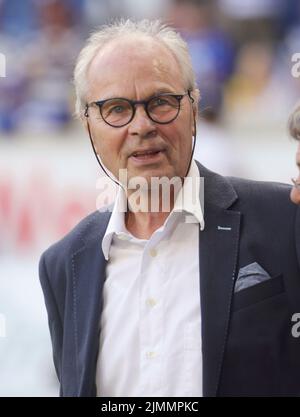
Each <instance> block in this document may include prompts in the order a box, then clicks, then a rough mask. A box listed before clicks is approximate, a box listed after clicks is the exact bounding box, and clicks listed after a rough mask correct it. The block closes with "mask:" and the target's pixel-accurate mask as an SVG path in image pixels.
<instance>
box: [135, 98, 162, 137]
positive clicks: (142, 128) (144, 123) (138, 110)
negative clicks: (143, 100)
mask: <svg viewBox="0 0 300 417" xmlns="http://www.w3.org/2000/svg"><path fill="white" fill-rule="evenodd" d="M128 133H129V134H130V135H138V136H141V137H149V136H153V135H155V134H156V125H155V123H154V122H153V121H152V120H151V119H150V118H149V117H148V115H147V113H146V110H145V108H144V106H143V105H141V104H139V105H136V107H135V115H134V118H133V119H132V120H131V122H130V123H129V125H128Z"/></svg>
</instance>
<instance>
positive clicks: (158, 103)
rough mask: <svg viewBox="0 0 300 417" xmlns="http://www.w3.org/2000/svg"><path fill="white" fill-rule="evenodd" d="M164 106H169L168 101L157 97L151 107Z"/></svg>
mask: <svg viewBox="0 0 300 417" xmlns="http://www.w3.org/2000/svg"><path fill="white" fill-rule="evenodd" d="M166 104H169V102H168V100H166V99H164V98H161V97H157V98H156V99H155V100H153V106H155V107H157V106H164V105H166Z"/></svg>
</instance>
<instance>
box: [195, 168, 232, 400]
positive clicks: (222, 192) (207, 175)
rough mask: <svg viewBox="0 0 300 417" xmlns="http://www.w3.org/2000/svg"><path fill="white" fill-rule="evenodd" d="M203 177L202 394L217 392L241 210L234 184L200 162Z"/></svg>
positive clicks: (227, 323) (201, 279) (201, 272)
mask: <svg viewBox="0 0 300 417" xmlns="http://www.w3.org/2000/svg"><path fill="white" fill-rule="evenodd" d="M200 174H201V176H202V177H204V219H205V228H204V230H203V231H201V232H200V246H199V261H200V263H199V264H200V298H201V316H202V351H203V395H204V396H216V395H217V393H218V385H219V381H220V376H221V370H222V363H223V356H224V351H225V348H226V339H227V333H228V326H229V319H230V307H231V301H232V294H233V288H234V279H235V275H236V265H237V256H238V247H239V229H240V213H239V212H236V211H233V210H228V208H229V206H231V205H232V204H233V202H234V201H236V199H237V195H236V193H235V191H234V189H233V187H232V186H231V184H230V183H229V182H228V181H227V180H226V179H225V178H224V177H221V176H219V175H217V174H214V173H212V172H210V171H208V170H207V169H206V168H204V167H203V166H200Z"/></svg>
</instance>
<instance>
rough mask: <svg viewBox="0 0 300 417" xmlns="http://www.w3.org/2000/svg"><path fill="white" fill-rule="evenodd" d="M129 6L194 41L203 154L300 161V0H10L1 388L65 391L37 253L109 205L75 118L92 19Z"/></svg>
mask: <svg viewBox="0 0 300 417" xmlns="http://www.w3.org/2000/svg"><path fill="white" fill-rule="evenodd" d="M120 17H124V18H126V17H132V18H137V19H140V18H161V19H163V20H165V21H166V22H168V23H170V24H172V25H173V26H174V27H175V28H177V29H178V30H179V31H180V32H181V34H182V36H183V37H184V39H185V40H186V41H187V43H188V45H189V48H190V53H191V56H192V60H193V65H194V69H195V71H196V74H197V80H198V84H199V88H200V91H201V96H202V98H201V102H200V109H201V111H200V116H201V117H200V121H199V125H198V134H197V145H196V150H195V156H196V159H198V160H199V161H201V162H202V163H203V164H204V165H206V166H207V167H208V168H210V169H212V170H215V171H217V172H219V173H221V174H225V175H237V176H242V177H246V178H254V179H258V180H270V181H273V180H274V181H280V182H290V178H291V177H292V176H294V175H295V174H296V166H295V163H294V161H295V150H296V143H293V141H292V140H290V139H289V137H288V134H287V129H286V123H287V118H288V115H289V113H290V112H291V110H292V108H293V107H294V105H295V104H296V103H297V102H298V100H299V98H300V73H299V74H298V77H297V76H296V77H295V76H293V75H292V67H293V65H295V64H294V63H293V62H292V57H293V55H294V54H295V53H300V2H299V0H243V1H240V0H151V1H148V0H139V1H136V0H59V1H58V0H39V1H38V0H22V1H19V0H0V54H3V55H1V57H2V58H3V56H4V57H5V64H6V65H5V74H4V68H3V62H4V61H3V59H2V60H0V63H2V68H1V69H0V75H1V76H0V327H1V329H0V396H57V395H58V386H57V381H56V376H55V373H54V367H53V363H52V356H51V355H52V352H51V345H50V337H49V331H48V324H47V316H46V311H45V307H44V303H43V295H42V292H41V289H40V285H39V280H38V271H37V268H38V260H39V257H40V254H41V252H42V251H43V250H45V249H46V248H47V247H48V246H49V245H50V244H51V243H53V242H54V241H56V240H58V239H59V238H60V237H62V236H63V235H64V234H65V233H67V231H68V230H70V229H71V228H72V227H73V226H74V225H75V224H76V223H77V222H78V221H79V220H80V219H81V218H82V217H84V216H85V215H86V214H88V213H90V212H92V211H94V210H95V209H96V199H97V195H98V194H99V190H98V189H97V184H98V185H99V178H100V179H101V176H102V173H101V172H100V170H99V168H98V165H97V163H96V160H95V158H94V156H93V154H92V152H91V149H90V145H89V140H88V137H87V136H86V135H85V132H84V131H83V128H82V127H81V126H80V124H79V122H78V121H75V120H74V118H73V111H74V90H73V85H72V71H73V67H74V61H75V58H76V55H77V54H78V52H79V50H80V49H81V47H82V46H83V44H84V40H85V39H86V37H87V36H88V35H89V33H90V32H91V31H92V30H94V29H95V28H96V27H97V26H99V25H101V24H103V23H109V22H110V21H111V20H112V19H114V18H120ZM3 75H6V76H5V77H4V76H3ZM294 75H295V72H294ZM296 75H297V74H296Z"/></svg>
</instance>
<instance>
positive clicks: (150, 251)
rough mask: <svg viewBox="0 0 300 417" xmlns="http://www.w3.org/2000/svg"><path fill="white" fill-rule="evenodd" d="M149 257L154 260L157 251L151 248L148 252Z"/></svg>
mask: <svg viewBox="0 0 300 417" xmlns="http://www.w3.org/2000/svg"><path fill="white" fill-rule="evenodd" d="M149 253H150V256H152V258H154V257H155V256H156V255H157V250H156V249H155V248H152V249H150V250H149Z"/></svg>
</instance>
